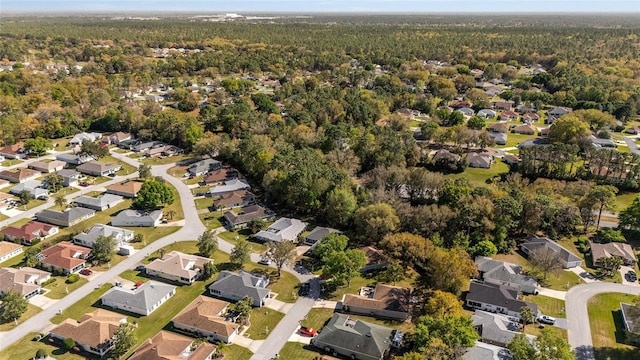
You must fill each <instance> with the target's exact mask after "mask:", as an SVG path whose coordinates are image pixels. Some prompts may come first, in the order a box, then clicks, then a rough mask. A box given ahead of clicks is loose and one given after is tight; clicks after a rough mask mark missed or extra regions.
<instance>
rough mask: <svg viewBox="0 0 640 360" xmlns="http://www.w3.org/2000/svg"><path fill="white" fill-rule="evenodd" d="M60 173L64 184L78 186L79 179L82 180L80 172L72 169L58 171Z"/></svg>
mask: <svg viewBox="0 0 640 360" xmlns="http://www.w3.org/2000/svg"><path fill="white" fill-rule="evenodd" d="M58 175H60V176H62V185H64V186H78V180H80V173H79V172H77V171H75V170H70V169H63V170H60V171H58Z"/></svg>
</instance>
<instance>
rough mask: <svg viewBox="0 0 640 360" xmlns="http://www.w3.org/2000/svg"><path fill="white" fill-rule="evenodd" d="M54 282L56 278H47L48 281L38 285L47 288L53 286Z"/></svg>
mask: <svg viewBox="0 0 640 360" xmlns="http://www.w3.org/2000/svg"><path fill="white" fill-rule="evenodd" d="M56 280H57V279H56V278H49V280H47V281H44V282H43V283H42V284H40V285H42V286H47V285H49V284H53V283H54V282H56Z"/></svg>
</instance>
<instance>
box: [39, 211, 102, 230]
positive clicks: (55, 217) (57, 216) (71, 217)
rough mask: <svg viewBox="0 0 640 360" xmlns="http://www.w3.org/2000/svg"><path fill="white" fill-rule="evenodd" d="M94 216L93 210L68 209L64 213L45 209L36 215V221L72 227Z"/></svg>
mask: <svg viewBox="0 0 640 360" xmlns="http://www.w3.org/2000/svg"><path fill="white" fill-rule="evenodd" d="M95 214H96V211H95V210H92V209H86V208H81V207H74V208H69V209H66V210H64V211H56V210H49V209H47V210H42V211H41V212H39V213H37V214H36V219H38V221H42V222H46V223H48V224H53V225H58V226H73V225H75V224H79V223H81V222H83V221H85V220H87V219H88V218H91V217H93V216H94V215H95Z"/></svg>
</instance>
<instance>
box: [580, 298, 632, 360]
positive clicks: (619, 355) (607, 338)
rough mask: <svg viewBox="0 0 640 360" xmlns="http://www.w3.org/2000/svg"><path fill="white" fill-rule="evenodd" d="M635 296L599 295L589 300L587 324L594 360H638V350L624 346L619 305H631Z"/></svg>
mask: <svg viewBox="0 0 640 360" xmlns="http://www.w3.org/2000/svg"><path fill="white" fill-rule="evenodd" d="M635 299H636V296H633V295H629V294H621V293H608V294H599V295H596V296H594V297H593V298H591V299H590V300H589V304H588V311H589V324H590V325H591V336H592V338H593V346H594V348H595V350H596V359H616V360H619V359H620V360H627V359H628V360H631V359H640V350H639V349H638V348H636V347H633V346H630V345H626V344H624V333H623V329H624V327H623V321H622V313H621V312H620V303H621V302H624V303H633V301H634V300H635Z"/></svg>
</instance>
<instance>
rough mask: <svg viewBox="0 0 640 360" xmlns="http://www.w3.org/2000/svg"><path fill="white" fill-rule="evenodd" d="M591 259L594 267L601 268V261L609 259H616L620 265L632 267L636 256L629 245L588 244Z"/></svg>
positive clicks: (615, 243) (617, 243) (613, 243)
mask: <svg viewBox="0 0 640 360" xmlns="http://www.w3.org/2000/svg"><path fill="white" fill-rule="evenodd" d="M589 247H590V248H591V259H593V265H594V266H598V267H599V266H602V260H603V259H606V258H610V257H614V256H615V257H618V258H620V259H621V260H622V263H623V264H624V265H627V266H632V265H634V264H635V263H636V254H635V252H634V251H633V248H632V247H631V245H629V244H626V243H619V242H611V243H608V244H599V243H594V242H590V243H589Z"/></svg>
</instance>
